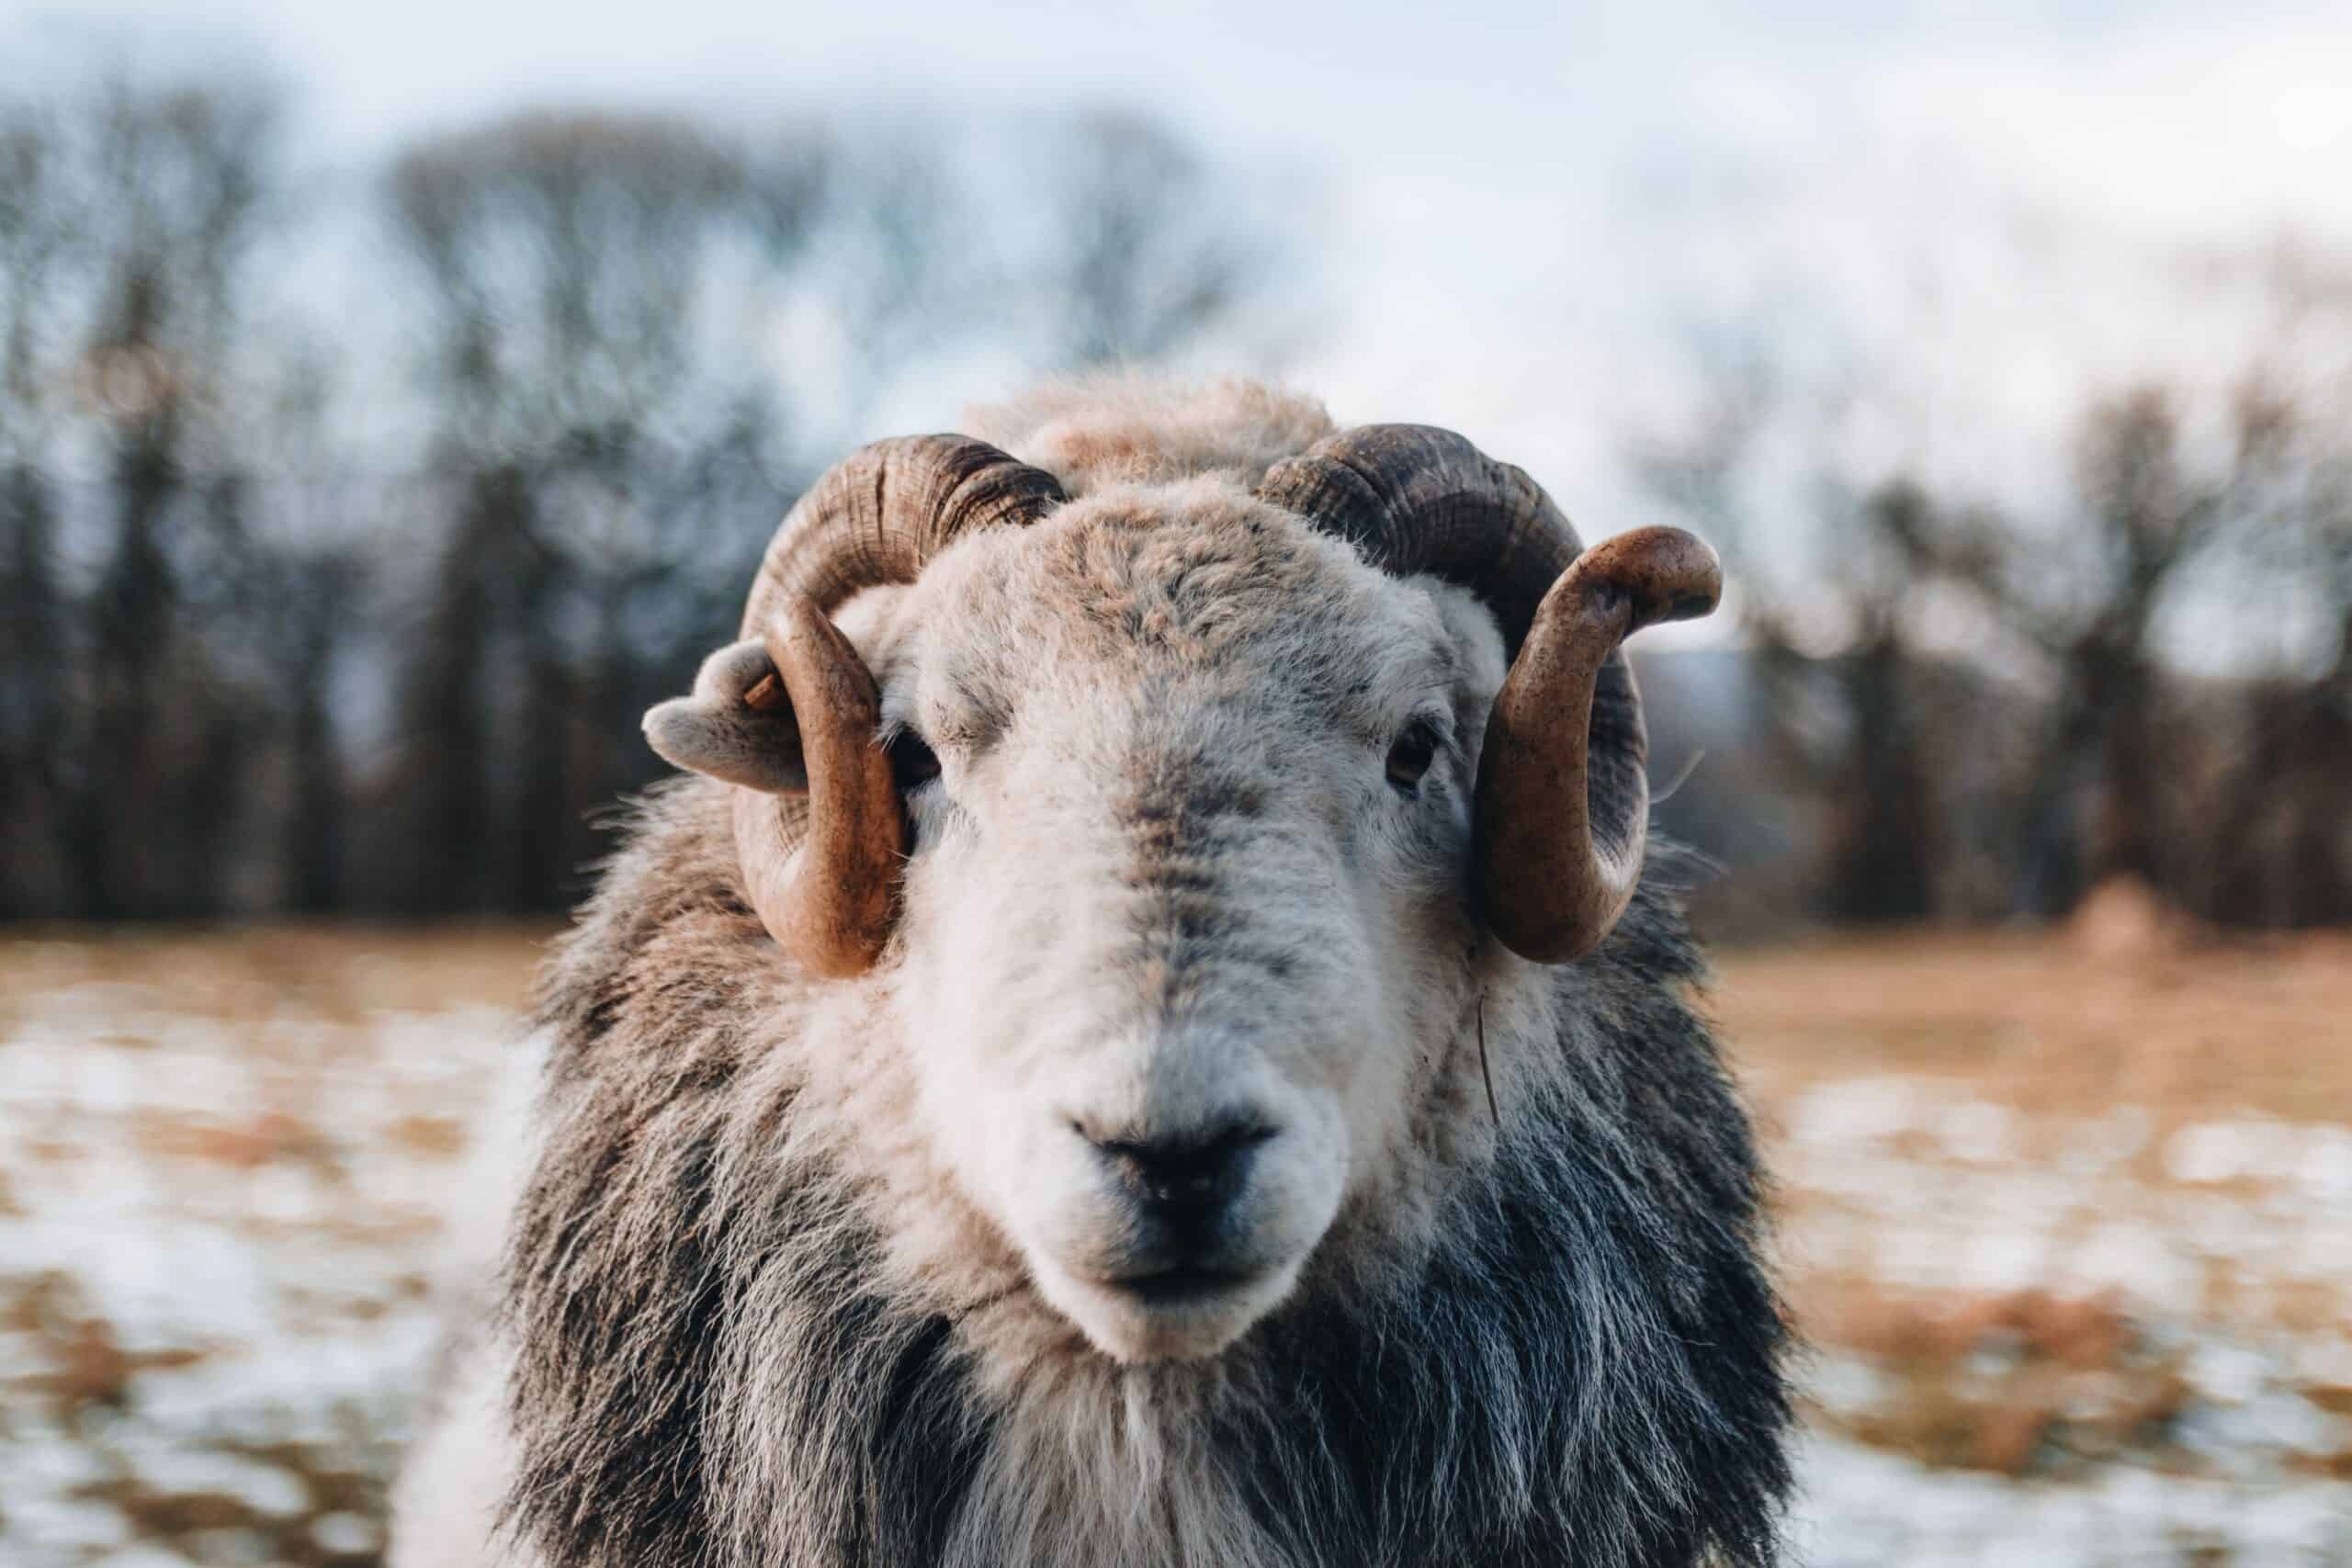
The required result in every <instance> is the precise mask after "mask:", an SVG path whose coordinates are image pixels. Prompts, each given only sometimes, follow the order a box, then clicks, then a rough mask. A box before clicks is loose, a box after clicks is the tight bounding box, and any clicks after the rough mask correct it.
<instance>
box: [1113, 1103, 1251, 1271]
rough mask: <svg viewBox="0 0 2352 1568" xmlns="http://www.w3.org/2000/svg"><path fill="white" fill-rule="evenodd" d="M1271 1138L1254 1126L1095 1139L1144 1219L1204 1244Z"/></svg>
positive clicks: (1231, 1125) (1245, 1124) (1236, 1124)
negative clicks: (1157, 1135) (1266, 1142)
mask: <svg viewBox="0 0 2352 1568" xmlns="http://www.w3.org/2000/svg"><path fill="white" fill-rule="evenodd" d="M1272 1136H1273V1133H1272V1129H1270V1128H1267V1127H1264V1126H1261V1125H1260V1124H1259V1123H1257V1122H1227V1123H1223V1124H1220V1125H1218V1126H1216V1127H1211V1128H1207V1129H1204V1130H1202V1131H1198V1132H1193V1133H1188V1134H1178V1135H1175V1136H1171V1137H1157V1138H1097V1139H1094V1140H1093V1144H1094V1146H1095V1148H1096V1149H1098V1150H1099V1151H1101V1153H1102V1156H1103V1159H1104V1160H1105V1161H1106V1162H1108V1163H1109V1165H1110V1166H1111V1168H1112V1169H1113V1170H1114V1172H1115V1173H1116V1174H1117V1176H1118V1179H1119V1183H1120V1185H1121V1186H1122V1187H1124V1188H1125V1190H1126V1191H1127V1193H1128V1194H1129V1195H1130V1196H1131V1197H1132V1198H1133V1199H1134V1200H1135V1201H1136V1206H1137V1208H1139V1209H1140V1210H1141V1211H1142V1213H1143V1214H1144V1216H1145V1217H1146V1218H1147V1219H1148V1220H1151V1221H1153V1222H1155V1223H1157V1224H1162V1225H1165V1226H1167V1227H1168V1228H1169V1229H1170V1230H1171V1231H1173V1232H1175V1233H1177V1235H1179V1236H1181V1237H1182V1238H1183V1239H1184V1240H1185V1241H1187V1242H1193V1243H1196V1242H1199V1241H1202V1240H1204V1239H1205V1238H1206V1237H1207V1236H1208V1235H1209V1233H1210V1232H1212V1231H1214V1230H1215V1229H1216V1224H1217V1222H1218V1221H1219V1220H1222V1219H1223V1218H1224V1217H1225V1214H1226V1212H1227V1210H1229V1209H1231V1208H1232V1207H1233V1204H1234V1201H1235V1200H1236V1199H1238V1197H1240V1196H1241V1190H1242V1189H1243V1188H1244V1187H1245V1186H1247V1185H1248V1184H1249V1180H1250V1161H1251V1160H1252V1159H1253V1158H1254V1157H1255V1156H1256V1155H1257V1152H1258V1145H1261V1144H1262V1143H1264V1142H1265V1141H1266V1140H1267V1139H1268V1138H1271V1137H1272Z"/></svg>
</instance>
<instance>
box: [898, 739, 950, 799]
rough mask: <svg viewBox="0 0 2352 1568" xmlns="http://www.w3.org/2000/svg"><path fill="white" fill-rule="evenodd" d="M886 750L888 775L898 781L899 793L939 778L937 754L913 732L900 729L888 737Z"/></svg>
mask: <svg viewBox="0 0 2352 1568" xmlns="http://www.w3.org/2000/svg"><path fill="white" fill-rule="evenodd" d="M888 751H889V756H890V775H891V777H892V778H894V779H896V780H897V781H898V784H899V789H900V791H902V792H903V791H907V790H911V789H914V788H917V787H918V786H920V785H922V784H929V783H930V782H931V781H932V780H933V779H935V778H937V777H938V776H939V753H938V752H936V751H933V750H932V749H931V744H930V742H928V741H926V740H925V739H923V738H922V736H920V735H917V734H916V733H915V732H914V731H913V730H911V729H901V730H900V731H899V733H897V734H896V735H893V736H892V737H890V744H889V746H888Z"/></svg>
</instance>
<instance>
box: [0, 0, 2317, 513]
mask: <svg viewBox="0 0 2352 1568" xmlns="http://www.w3.org/2000/svg"><path fill="white" fill-rule="evenodd" d="M12 6H14V7H15V9H14V14H13V15H10V10H11V7H12ZM108 10H109V12H110V14H113V15H116V16H119V17H122V18H124V20H125V21H126V23H127V24H128V27H127V29H126V30H127V31H128V33H129V34H130V36H132V37H133V38H135V39H137V40H138V41H139V43H140V45H141V48H142V49H144V50H152V51H157V52H161V51H169V50H173V49H178V48H189V49H204V48H217V47H219V43H220V40H221V39H232V40H239V41H238V42H237V45H236V47H240V48H242V47H245V46H246V45H248V44H250V45H257V46H258V48H259V49H260V50H261V51H263V53H264V54H265V55H266V57H267V59H268V60H269V61H270V62H271V63H273V64H274V65H275V66H277V68H278V69H279V70H280V71H282V72H283V73H285V74H286V75H287V76H288V77H289V78H290V79H292V80H293V81H294V82H295V83H296V84H297V85H298V86H299V87H300V92H301V95H302V107H303V108H304V110H305V114H306V120H307V123H309V124H310V125H311V126H313V127H315V128H316V129H317V132H318V134H319V135H320V136H321V138H322V151H325V152H328V153H329V154H330V155H344V154H348V155H349V156H352V157H354V158H357V157H362V156H365V155H368V154H369V153H371V152H375V151H378V150H379V149H380V148H381V147H383V146H384V145H385V144H387V143H389V142H390V141H393V140H395V139H397V138H399V137H401V136H402V135H405V134H408V133H411V132H413V131H414V130H419V129H423V128H426V127H431V126H435V125H446V124H449V123H452V122H455V121H458V120H461V119H464V118H469V117H470V116H473V115H477V114H480V113H484V112H488V111H491V110H493V109H498V108H504V107H513V106H514V105H515V104H516V103H517V102H518V101H524V100H531V99H547V98H568V99H582V98H596V99H606V100H610V99H619V100H624V101H631V102H639V103H645V104H662V105H671V104H679V103H685V104H690V105H700V106H704V107H717V108H721V109H727V110H734V111H741V112H744V113H747V114H751V115H753V116H757V115H760V114H762V113H765V112H771V111H786V110H796V109H797V110H807V109H820V110H822V109H847V110H855V109H857V108H859V107H865V106H879V107H901V106H906V105H922V104H924V103H927V102H933V101H940V102H949V103H955V104H959V105H960V104H966V103H970V102H975V101H978V102H985V103H991V104H1003V105H1007V106H1038V107H1052V106H1059V105H1063V104H1069V103H1086V104H1100V103H1106V102H1108V103H1118V104H1125V105H1131V106H1136V107H1145V108H1148V109H1152V110H1155V111H1157V112H1159V114H1161V115H1162V116H1164V117H1165V118H1168V119H1169V120H1170V121H1171V122H1173V123H1174V124H1175V125H1177V126H1178V127H1179V128H1180V129H1181V130H1183V131H1184V132H1185V133H1187V134H1189V135H1190V136H1191V137H1192V138H1193V139H1194V140H1195V141H1198V142H1200V143H1201V144H1203V145H1204V147H1206V148H1207V149H1208V150H1210V151H1211V152H1214V153H1215V154H1216V155H1217V156H1218V157H1220V158H1222V159H1224V160H1227V161H1228V162H1230V163H1232V164H1236V165H1238V166H1240V167H1241V168H1243V169H1245V170H1250V171H1253V172H1255V173H1258V174H1261V175H1266V176H1267V177H1269V178H1272V179H1275V180H1278V181H1279V180H1288V179H1294V178H1295V179H1296V180H1297V182H1298V187H1299V188H1301V189H1314V190H1317V191H1319V192H1320V193H1321V194H1320V196H1319V197H1318V198H1317V201H1316V203H1315V205H1314V209H1313V214H1312V221H1313V223H1314V224H1315V226H1316V228H1317V242H1318V244H1319V245H1320V246H1321V247H1322V248H1323V249H1324V250H1325V251H1326V252H1327V254H1328V257H1329V260H1328V262H1327V263H1326V264H1325V265H1322V266H1321V267H1320V268H1318V269H1317V271H1316V273H1315V274H1314V275H1313V278H1312V281H1313V284H1314V287H1315V288H1316V289H1317V292H1318V294H1319V295H1320V296H1321V297H1322V298H1321V300H1320V307H1321V308H1320V310H1319V311H1318V316H1319V321H1320V325H1321V326H1322V327H1323V328H1324V332H1323V334H1322V336H1321V338H1320V339H1319V340H1318V341H1317V343H1316V344H1314V345H1313V346H1311V347H1309V348H1307V349H1306V350H1305V351H1303V352H1302V353H1300V354H1299V355H1296V356H1295V358H1294V360H1293V361H1292V363H1291V364H1290V365H1289V367H1288V369H1289V372H1290V374H1292V375H1293V376H1294V378H1296V379H1299V380H1301V381H1303V382H1305V383H1306V384H1308V385H1310V386H1311V387H1313V388H1314V389H1317V390H1319V391H1321V392H1323V393H1324V394H1325V396H1326V397H1327V398H1328V400H1329V401H1330V403H1331V405H1332V407H1333V410H1334V412H1336V413H1338V414H1339V415H1340V417H1342V418H1343V419H1354V418H1372V417H1383V418H1422V419H1429V420H1433V421H1441V422H1443V423H1450V424H1454V425H1457V426H1458V427H1460V428H1462V429H1464V430H1465V431H1467V432H1470V433H1471V434H1474V435H1475V436H1476V438H1478V439H1479V440H1480V441H1481V442H1482V443H1484V444H1486V445H1487V446H1490V447H1491V448H1492V449H1495V450H1497V451H1498V452H1503V453H1507V454H1508V455H1509V456H1510V457H1514V458H1516V459H1518V460H1519V461H1521V462H1523V463H1525V464H1526V465H1527V466H1528V467H1530V468H1532V469H1534V470H1535V471H1536V473H1537V474H1538V475H1539V477H1541V478H1543V479H1546V480H1547V481H1548V482H1550V483H1551V484H1552V486H1553V487H1554V489H1555V491H1558V492H1559V493H1561V494H1562V496H1563V497H1564V499H1566V500H1567V501H1568V502H1569V504H1570V508H1571V511H1572V512H1574V513H1577V514H1578V515H1580V516H1583V517H1586V518H1589V519H1590V520H1591V528H1592V531H1595V532H1600V533H1607V532H1611V531H1614V529H1615V528H1616V527H1618V526H1623V525H1625V524H1626V523H1628V522H1631V521H1638V520H1640V518H1639V517H1638V516H1637V515H1635V513H1639V512H1640V511H1641V509H1642V508H1644V507H1645V505H1650V503H1648V502H1645V499H1644V498H1643V497H1642V496H1641V495H1640V493H1639V491H1638V488H1637V487H1636V486H1634V484H1633V483H1632V482H1631V481H1630V480H1629V479H1628V478H1627V475H1626V469H1625V465H1624V463H1623V451H1624V448H1625V446H1626V443H1627V440H1628V437H1629V436H1630V435H1633V434H1639V433H1640V432H1641V431H1643V430H1645V429H1647V428H1650V427H1652V426H1654V425H1657V424H1658V423H1661V422H1670V421H1671V419H1672V418H1673V417H1674V411H1675V410H1677V409H1678V408H1679V407H1680V406H1682V404H1683V403H1685V402H1687V400H1688V398H1689V397H1690V395H1691V387H1692V380H1691V375H1690V368H1691V351H1690V346H1689V344H1690V342H1691V338H1692V337H1693V336H1694V334H1702V333H1704V332H1705V331H1708V330H1715V329H1720V328H1722V327H1723V326H1724V324H1725V323H1737V322H1742V321H1758V320H1763V321H1770V322H1772V323H1773V330H1775V331H1776V332H1781V333H1786V334H1788V335H1789V337H1790V338H1791V339H1792V340H1793V341H1797V342H1801V343H1802V344H1804V345H1805V349H1804V352H1805V353H1806V354H1807V355H1810V360H1809V362H1810V363H1812V364H1814V365H1815V366H1816V367H1823V369H1824V374H1825V375H1826V376H1827V377H1829V378H1832V379H1835V378H1844V379H1845V380H1846V381H1848V382H1849V383H1851V384H1852V385H1854V386H1855V387H1857V388H1860V389H1864V395H1863V397H1862V399H1861V400H1862V402H1863V403H1864V404H1865V405H1866V407H1865V409H1864V411H1863V413H1862V414H1861V415H1860V416H1858V417H1857V418H1856V419H1855V420H1854V422H1853V430H1852V432H1851V439H1852V440H1853V441H1854V442H1855V443H1857V444H1859V446H1861V447H1863V448H1865V449H1866V450H1863V451H1862V452H1861V453H1860V456H1859V457H1858V458H1857V461H1859V462H1861V463H1863V464H1865V465H1867V464H1868V463H1870V462H1873V461H1894V460H1902V461H1908V462H1913V463H1917V464H1920V465H1923V466H1926V467H1928V468H1932V469H1939V470H1947V471H1946V472H1944V474H1943V477H1946V478H1950V479H1955V480H1958V481H1959V482H1962V483H1972V484H1981V485H1982V486H1983V487H1985V488H1986V489H1987V490H1991V491H2002V490H2005V489H2007V490H2015V489H2016V488H2018V487H2020V486H2031V485H2033V484H2036V483H2042V482H2046V481H2047V479H2048V477H2049V476H2050V475H2051V474H2052V473H2053V472H2055V471H2056V468H2055V465H2056V461H2057V454H2058V452H2059V450H2060V446H2059V443H2058V440H2057V433H2058V432H2060V431H2061V429H2062V428H2063V426H2064V423H2065V422H2066V421H2067V420H2068V419H2069V417H2070V416H2071V414H2072V413H2073V412H2074V411H2075V408H2076V407H2077V406H2078V404H2079V400H2080V398H2081V395H2082V392H2083V389H2084V388H2085V387H2086V386H2100V385H2109V386H2111V385H2113V384H2116V383H2120V381H2122V380H2125V379H2128V378H2131V377H2133V376H2135V375H2139V374H2142V373H2144V372H2150V371H2155V372H2168V373H2177V374H2179V373H2187V374H2196V373H2206V372H2214V373H2218V372H2220V371H2222V370H2224V369H2226V368H2227V367H2228V366H2229V365H2230V364H2231V363H2232V362H2233V360H2234V359H2236V358H2242V357H2243V356H2244V355H2245V353H2246V352H2248V351H2249V347H2250V344H2252V343H2253V342H2254V341H2255V340H2256V338H2257V337H2258V336H2260V335H2261V334H2262V333H2266V332H2269V331H2271V330H2273V327H2272V323H2271V322H2270V321H2269V319H2268V317H2267V316H2266V314H2265V312H2266V311H2267V310H2270V309H2271V307H2270V305H2269V304H2268V303H2267V301H2266V298H2265V297H2263V296H2261V295H2260V293H2259V291H2258V290H2251V289H2249V288H2246V287H2244V286H2242V285H2238V286H2224V287H2220V288H2216V287H2215V286H2214V285H2213V284H2212V282H2211V277H2210V270H2211V269H2210V268H2206V269H2200V267H2199V265H2197V264H2198V263H2199V259H2200V258H2204V259H2209V260H2210V259H2211V257H2212V256H2214V255H2216V254H2222V255H2226V254H2233V253H2237V252H2242V251H2245V250H2246V249H2248V248H2250V247H2252V246H2254V245H2256V243H2260V242H2263V241H2265V240H2267V238H2269V237H2271V236H2275V235H2278V234H2281V233H2287V232H2297V233H2301V234H2303V235H2306V236H2310V237H2312V239H2314V240H2316V241H2319V242H2324V243H2335V244H2345V245H2352V174H2347V171H2348V170H2352V6H2348V5H2344V4H2337V5H2332V6H2322V5H2311V4H2303V3H2288V4H2269V3H2267V0H2245V3H2240V4H2232V5H2227V6H2223V5H2215V4H2208V5H2203V6H2188V5H2164V4H2142V5H2114V6H2109V5H2088V4H2081V3H2077V0H2041V3H2009V4H1996V5H1990V6H1971V5H1962V4H1957V3H1953V4H1946V5H1930V6H1917V7H1902V6H1893V5H1888V4H1883V3H1880V0H1793V3H1784V4H1780V5H1775V6H1709V5H1702V4H1698V3H1695V0H1644V3H1642V4H1639V5H1625V6H1613V7H1607V8H1603V7H1599V6H1556V7H1555V6H1528V5H1490V6H1468V5H1460V4H1455V5H1445V6H1430V5H1405V4H1398V3H1396V0H1356V3H1354V4H1350V5H1345V6H1340V5H1313V6H1308V5H1284V4H1281V3H1279V0H1192V3H1189V4H1183V5H1172V4H1171V5H1159V6H1143V5H1137V4H1133V3H1130V0H1067V3H1057V4H1035V3H1027V4H1010V3H1006V0H987V3H977V0H897V3H877V0H865V3H861V4H850V5H825V6H817V5H808V4H799V5H795V4H772V3H771V4H757V3H745V0H656V3H648V0H634V3H630V4H626V5H623V4H612V3H607V0H594V3H582V0H573V3H569V4H562V5H553V4H539V3H532V4H501V3H495V0H407V3H405V4H400V5H390V4H358V3H353V0H221V3H220V4H217V5H198V4H188V3H185V0H183V3H167V0H128V3H126V4H121V5H112V6H108ZM0 18H5V19H6V20H7V21H8V22H10V23H12V24H14V25H12V26H10V27H8V28H0V37H8V36H13V37H17V38H28V37H31V38H37V37H39V36H40V31H41V27H42V24H41V22H40V11H39V10H38V9H37V8H34V7H29V6H20V5H16V0H0ZM995 390H999V389H995V388H990V387H984V386H974V387H945V386H942V387H938V388H933V389H924V390H923V392H922V397H923V398H924V399H926V400H932V401H935V403H936V407H935V408H933V407H932V406H930V404H929V402H927V403H926V404H925V406H923V407H921V408H917V409H910V410H907V411H902V412H905V413H906V414H907V415H908V417H910V418H915V417H921V418H922V419H925V420H945V419H947V418H950V417H952V415H953V412H954V409H955V407H956V405H957V404H959V403H960V402H961V401H962V400H965V399H966V398H967V397H971V396H984V395H987V394H989V393H990V392H992V391H995ZM1651 509H1652V510H1653V511H1654V510H1655V508H1654V506H1652V507H1651Z"/></svg>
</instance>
